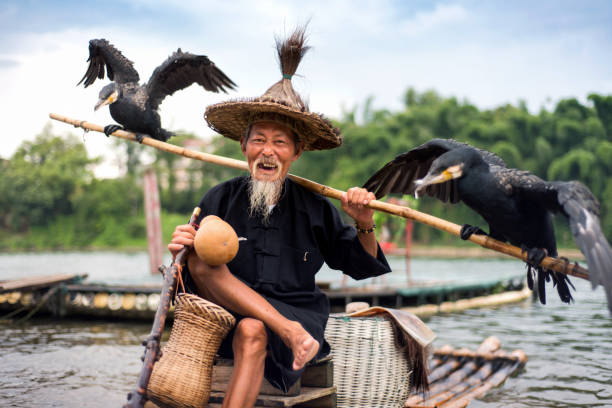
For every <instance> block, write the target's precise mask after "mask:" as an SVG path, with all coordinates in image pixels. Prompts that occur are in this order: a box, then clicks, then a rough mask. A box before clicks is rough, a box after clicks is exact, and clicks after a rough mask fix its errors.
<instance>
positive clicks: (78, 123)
mask: <svg viewBox="0 0 612 408" xmlns="http://www.w3.org/2000/svg"><path fill="white" fill-rule="evenodd" d="M49 117H50V118H51V119H54V120H58V121H60V122H64V123H68V124H70V125H73V126H75V127H81V128H83V129H85V130H94V131H96V132H101V133H104V128H103V127H102V126H100V125H96V124H93V123H89V122H86V121H84V120H76V119H71V118H68V117H65V116H62V115H58V114H55V113H51V114H49ZM113 136H115V137H119V138H121V139H126V140H131V141H137V140H136V136H135V135H134V134H133V133H131V132H126V131H124V130H117V131H115V132H114V133H113ZM142 144H144V145H147V146H152V147H155V148H156V149H159V150H163V151H165V152H169V153H174V154H177V155H179V156H184V157H189V158H191V159H197V160H201V161H204V162H207V163H212V164H217V165H220V166H225V167H231V168H234V169H238V170H245V171H248V166H247V163H246V162H245V161H242V160H236V159H230V158H227V157H223V156H217V155H214V154H210V153H203V152H196V151H193V150H189V149H185V148H184V147H180V146H176V145H173V144H170V143H165V142H162V141H160V140H157V139H153V138H150V137H145V138H144V139H143V141H142ZM289 178H291V180H293V181H295V182H296V183H297V184H299V185H301V186H303V187H305V188H307V189H308V190H310V191H313V192H315V193H318V194H321V195H324V196H326V197H330V198H335V199H337V200H339V199H340V197H341V196H342V193H343V192H342V191H340V190H336V189H335V188H332V187H328V186H325V185H323V184H319V183H315V182H314V181H311V180H308V179H305V178H302V177H299V176H295V175H293V174H289ZM368 207H370V208H372V209H374V210H378V211H383V212H386V213H389V214H393V215H397V216H400V217H403V218H408V219H411V220H415V221H418V222H420V223H422V224H425V225H429V226H430V227H434V228H437V229H439V230H442V231H446V232H448V233H449V234H452V235H455V236H457V237H459V236H460V232H461V226H460V225H457V224H454V223H452V222H449V221H446V220H443V219H441V218H438V217H434V216H433V215H429V214H426V213H423V212H420V211H416V210H413V209H412V208H409V207H403V206H400V205H395V204H390V203H386V202H383V201H378V200H372V201H371V202H370V204H369V205H368ZM469 240H470V241H472V242H474V243H475V244H478V245H480V246H482V247H484V248H488V249H492V250H494V251H497V252H499V253H502V254H506V255H509V256H512V257H515V258H518V259H521V260H523V261H525V262H527V253H526V252H524V251H523V250H522V249H521V248H518V247H515V246H514V245H509V244H506V243H504V242H501V241H498V240H496V239H493V238H491V237H489V236H486V235H476V234H472V236H470V238H469ZM540 265H541V266H543V267H544V268H546V269H551V270H553V271H555V272H560V273H563V274H566V275H571V276H575V277H577V278H581V279H586V280H589V271H588V270H587V269H585V268H582V267H581V266H579V265H578V264H570V263H568V262H566V261H564V260H561V259H558V258H552V257H549V256H547V257H545V258H544V259H543V260H542V262H541V263H540Z"/></svg>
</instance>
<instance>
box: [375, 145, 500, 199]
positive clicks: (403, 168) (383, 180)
mask: <svg viewBox="0 0 612 408" xmlns="http://www.w3.org/2000/svg"><path fill="white" fill-rule="evenodd" d="M466 146H469V145H467V144H465V143H461V142H458V141H456V140H452V139H432V140H430V141H429V142H427V143H424V144H422V145H421V146H418V147H415V148H414V149H412V150H409V151H407V152H406V153H402V154H400V155H398V156H397V157H396V158H395V159H393V160H392V161H390V162H389V163H387V164H386V165H385V166H383V167H382V168H381V169H380V170H378V171H377V172H376V173H375V174H374V175H373V176H372V177H370V178H369V179H368V181H366V183H365V184H364V186H363V187H364V188H365V189H367V190H368V191H372V192H374V194H375V195H376V198H381V197H384V196H385V195H387V194H393V193H395V194H414V191H415V188H416V185H415V184H414V182H415V181H416V180H418V179H421V178H423V177H425V175H426V174H427V172H428V171H429V168H430V167H431V163H432V162H433V161H434V160H435V159H437V158H438V157H439V156H441V155H443V154H444V153H446V152H448V151H450V150H453V149H457V148H460V147H466ZM469 147H471V146H469ZM474 149H475V148H474ZM476 150H478V151H479V153H481V155H482V157H483V158H484V160H485V161H486V162H487V163H489V164H490V165H497V166H500V167H506V163H504V161H503V160H502V159H501V158H500V157H499V156H496V155H495V154H493V153H491V152H487V151H485V150H480V149H476ZM425 191H426V192H427V194H428V195H430V196H434V197H437V198H438V199H440V200H442V201H444V202H448V201H450V202H451V203H456V202H458V201H459V200H460V199H461V197H459V192H458V191H457V187H456V184H455V181H454V180H451V181H447V182H445V183H439V184H433V185H430V186H427V188H426V190H425Z"/></svg>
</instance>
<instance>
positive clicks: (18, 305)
mask: <svg viewBox="0 0 612 408" xmlns="http://www.w3.org/2000/svg"><path fill="white" fill-rule="evenodd" d="M85 277H86V275H82V274H66V275H53V276H39V277H33V278H27V279H18V280H15V281H8V282H0V311H6V312H10V313H13V312H16V311H17V310H20V311H22V312H27V311H31V310H34V309H36V312H37V313H41V314H42V313H46V314H51V315H53V316H55V317H71V316H87V317H100V318H112V319H117V318H120V319H131V320H134V319H136V320H138V319H142V320H151V319H152V318H153V316H154V315H155V312H156V310H157V305H158V303H159V299H160V289H161V286H160V285H153V286H119V285H99V284H87V283H83V282H82V281H83V279H84V278H85ZM321 286H322V290H323V291H324V292H325V293H326V294H327V296H328V297H329V299H330V305H331V307H332V312H340V311H344V310H345V308H346V305H347V304H349V303H351V302H356V301H362V302H367V303H368V304H370V305H372V306H383V307H391V308H396V309H404V310H407V311H410V312H411V313H414V314H416V315H419V316H424V315H431V314H435V313H440V312H442V313H447V312H455V311H459V310H464V309H467V308H472V307H485V306H492V305H498V304H504V303H511V302H518V301H521V300H524V299H525V298H527V297H529V291H528V289H527V288H526V285H525V280H524V275H523V274H521V275H516V276H511V277H505V278H498V279H495V278H493V279H489V280H486V281H478V282H469V281H468V282H465V281H463V282H430V283H420V284H418V285H415V286H410V287H399V288H398V287H390V286H382V285H376V286H375V285H369V286H365V287H358V288H340V289H332V288H329V285H327V286H326V285H325V284H322V285H321ZM53 288H55V289H53ZM50 289H53V290H54V292H53V293H51V294H50V293H49V290H50ZM43 300H44V301H43ZM171 312H172V310H171ZM0 316H1V313H0ZM170 317H171V316H170ZM0 318H1V317H0Z"/></svg>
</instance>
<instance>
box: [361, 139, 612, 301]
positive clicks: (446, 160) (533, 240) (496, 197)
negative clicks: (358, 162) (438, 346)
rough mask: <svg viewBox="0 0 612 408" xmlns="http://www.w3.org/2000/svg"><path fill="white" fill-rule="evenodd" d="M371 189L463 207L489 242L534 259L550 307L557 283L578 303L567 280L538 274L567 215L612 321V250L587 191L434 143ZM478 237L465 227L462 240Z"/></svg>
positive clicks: (380, 176) (391, 167)
mask: <svg viewBox="0 0 612 408" xmlns="http://www.w3.org/2000/svg"><path fill="white" fill-rule="evenodd" d="M364 187H365V188H366V189H367V190H369V191H373V192H374V193H375V195H376V197H377V198H380V197H383V196H384V195H386V194H389V193H399V194H415V195H416V196H419V195H422V194H423V193H427V194H428V195H430V196H434V197H437V198H438V199H440V200H442V201H443V202H449V201H450V202H451V203H457V202H459V201H463V202H464V203H465V204H467V205H468V206H469V207H470V208H472V209H473V210H474V211H476V212H477V213H478V214H480V215H481V216H482V217H483V218H484V219H485V221H486V222H487V223H488V224H489V234H488V235H489V236H491V237H493V238H495V239H497V240H500V241H504V242H506V241H508V242H510V243H511V244H512V245H516V246H519V247H521V248H523V249H525V250H526V251H527V253H528V259H529V263H528V272H527V278H528V283H529V287H530V288H531V289H532V290H533V283H534V272H533V270H534V269H535V270H537V272H538V279H537V280H538V295H539V298H540V301H541V302H542V303H543V304H545V303H546V293H545V287H544V282H545V281H549V280H550V278H551V277H552V280H553V284H554V285H556V286H557V291H558V292H559V296H560V297H561V300H562V301H563V302H565V303H569V302H570V301H572V300H573V299H572V296H571V294H570V291H569V288H568V284H569V285H572V284H571V282H570V281H569V279H568V278H567V276H566V275H564V274H562V273H558V272H554V271H550V270H546V269H544V268H542V267H541V266H536V265H539V263H540V261H541V260H542V259H543V258H544V256H546V255H547V254H548V255H550V256H556V255H557V244H556V241H555V235H554V227H553V223H552V213H556V212H560V213H562V214H563V215H565V216H566V217H567V218H568V219H569V224H570V228H571V230H572V234H573V235H574V240H575V241H576V244H578V246H579V247H580V249H581V250H582V253H583V254H584V255H585V257H586V261H587V263H588V265H589V276H590V280H591V284H592V286H593V288H595V287H596V286H597V285H602V286H603V287H604V291H605V293H606V297H607V299H608V308H609V309H610V312H611V313H612V249H610V244H609V243H608V241H607V240H606V238H605V236H604V235H603V232H602V230H601V225H600V222H599V202H598V201H597V199H596V198H595V197H594V196H593V194H592V193H591V191H589V189H588V188H587V187H586V186H584V185H583V184H582V183H580V182H578V181H569V182H563V181H554V182H549V181H545V180H542V179H541V178H539V177H537V176H535V175H533V174H531V173H530V172H528V171H522V170H517V169H511V168H508V167H507V166H506V164H505V163H504V161H503V160H502V159H501V158H499V157H498V156H496V155H495V154H493V153H491V152H487V151H485V150H480V149H477V148H474V147H472V146H470V145H467V144H465V143H460V142H457V141H455V140H445V139H433V140H431V141H429V142H427V143H425V144H423V145H421V146H419V147H416V148H414V149H412V150H410V151H408V152H406V153H403V154H400V155H398V156H397V157H396V158H395V159H394V160H392V161H391V162H389V163H387V164H386V165H385V166H384V167H382V168H381V169H380V170H378V171H377V172H376V173H375V174H374V175H373V176H372V177H370V179H369V180H368V181H367V182H366V183H365V184H364ZM473 233H482V234H484V232H483V231H482V230H480V229H479V228H477V227H473V226H470V225H467V224H466V225H464V226H463V228H462V229H461V238H463V239H468V238H469V237H470V235H471V234H473ZM572 287H573V285H572Z"/></svg>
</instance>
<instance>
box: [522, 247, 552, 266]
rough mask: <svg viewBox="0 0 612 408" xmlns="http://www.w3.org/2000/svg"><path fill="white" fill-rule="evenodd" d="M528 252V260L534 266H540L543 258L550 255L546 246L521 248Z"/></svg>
mask: <svg viewBox="0 0 612 408" xmlns="http://www.w3.org/2000/svg"><path fill="white" fill-rule="evenodd" d="M521 249H522V250H523V252H527V262H528V263H529V264H531V265H533V266H539V265H540V262H542V259H544V258H546V257H547V256H548V251H547V250H546V249H544V248H525V247H523V248H521Z"/></svg>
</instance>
